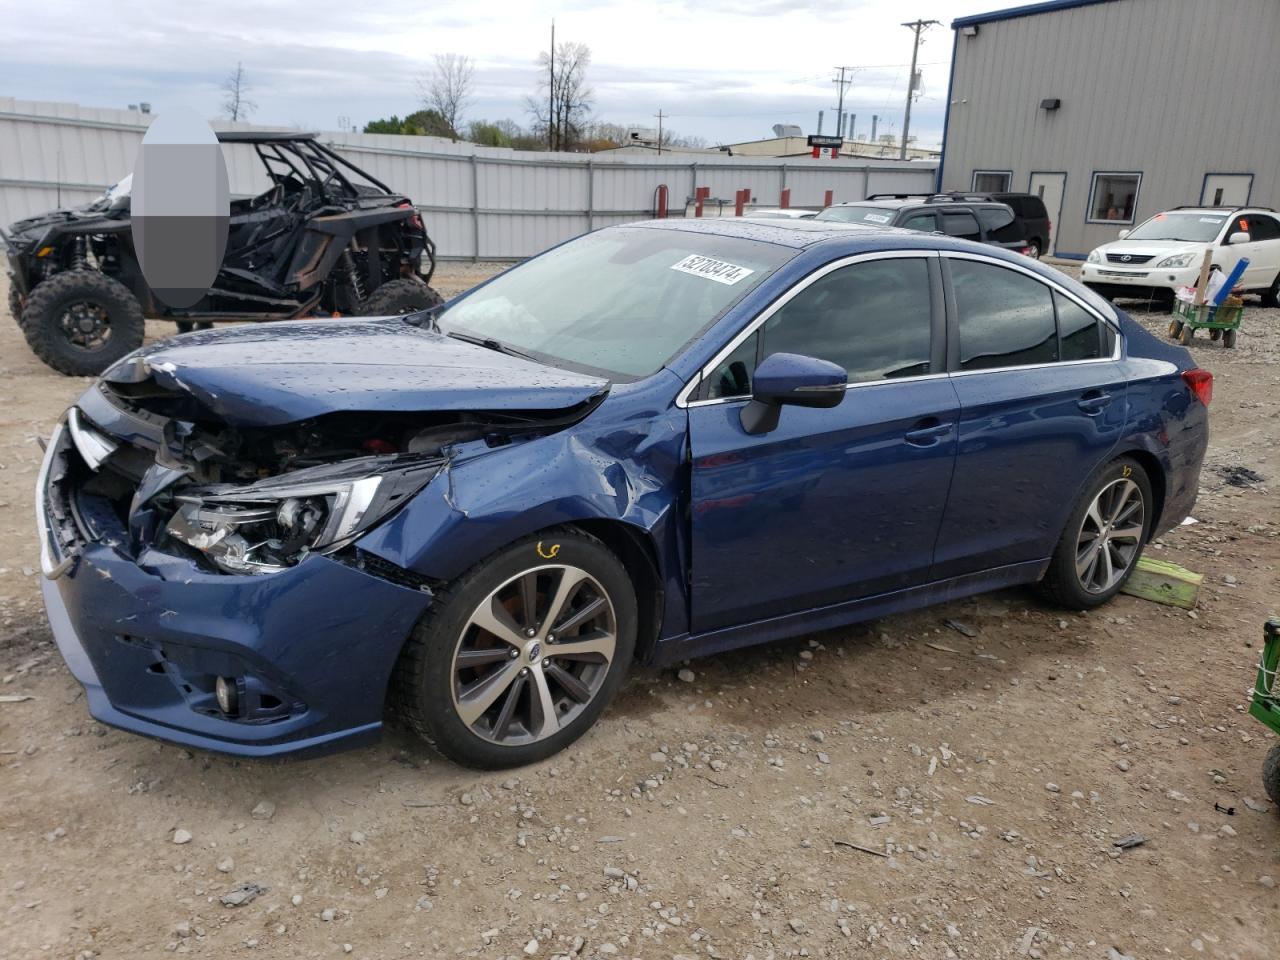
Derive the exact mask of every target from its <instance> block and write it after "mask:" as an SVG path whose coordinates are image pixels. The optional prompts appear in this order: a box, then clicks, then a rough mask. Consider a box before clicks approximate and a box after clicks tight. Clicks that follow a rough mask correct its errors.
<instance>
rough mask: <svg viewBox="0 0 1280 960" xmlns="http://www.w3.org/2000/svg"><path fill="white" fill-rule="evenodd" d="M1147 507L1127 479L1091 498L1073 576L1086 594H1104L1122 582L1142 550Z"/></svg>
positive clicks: (1136, 489) (1135, 488) (1108, 486)
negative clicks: (1076, 577) (1077, 579)
mask: <svg viewBox="0 0 1280 960" xmlns="http://www.w3.org/2000/svg"><path fill="white" fill-rule="evenodd" d="M1145 521H1146V504H1145V503H1144V502H1143V496H1142V489H1141V488H1140V487H1139V486H1138V485H1137V484H1136V483H1134V482H1133V481H1132V480H1130V479H1128V478H1127V477H1121V478H1119V479H1117V480H1113V481H1111V483H1109V484H1107V485H1106V486H1105V487H1103V488H1102V489H1101V490H1100V491H1098V495H1097V496H1096V497H1094V498H1093V503H1091V504H1090V505H1089V509H1088V510H1087V511H1086V512H1085V515H1084V519H1083V520H1082V521H1081V524H1080V533H1079V534H1078V535H1077V537H1076V576H1078V577H1079V578H1080V585H1081V586H1082V587H1084V589H1085V590H1087V591H1088V592H1089V593H1106V592H1107V591H1109V590H1111V589H1112V588H1113V587H1115V585H1116V584H1117V583H1119V582H1120V581H1121V580H1122V579H1124V577H1125V575H1126V574H1127V573H1128V572H1129V568H1130V567H1131V566H1133V563H1134V561H1135V560H1136V559H1137V556H1138V551H1139V550H1140V549H1141V547H1142V532H1143V529H1144V524H1145Z"/></svg>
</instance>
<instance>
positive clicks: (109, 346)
mask: <svg viewBox="0 0 1280 960" xmlns="http://www.w3.org/2000/svg"><path fill="white" fill-rule="evenodd" d="M22 332H23V333H24V334H25V335H26V338H27V343H28V344H29V345H30V347H31V349H32V351H33V352H34V353H35V355H36V356H37V357H39V358H40V359H41V360H43V361H44V362H45V363H47V364H48V365H49V366H50V367H52V368H53V369H54V370H57V371H58V372H59V373H65V374H67V375H68V376H73V377H91V376H96V375H97V374H100V373H102V371H104V370H106V369H107V367H109V366H111V364H113V363H115V362H116V361H117V360H119V359H120V358H121V357H124V356H127V355H128V354H130V353H132V352H133V351H134V350H137V349H138V348H139V347H140V346H142V339H143V336H144V334H145V332H146V325H145V323H144V321H143V317H142V305H141V304H139V303H138V300H137V298H136V297H134V295H133V294H132V293H130V292H129V288H128V287H126V286H125V285H124V284H123V283H120V282H119V281H117V280H112V279H111V278H110V277H107V276H103V275H102V274H101V273H97V272H95V271H93V270H68V271H66V272H65V273H58V274H54V275H53V276H52V277H50V278H49V279H48V280H44V281H42V282H40V283H38V284H37V285H36V287H35V289H34V290H32V291H31V295H30V296H29V297H28V298H27V307H26V309H25V310H24V311H23V313H22Z"/></svg>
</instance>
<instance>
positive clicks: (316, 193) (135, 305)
mask: <svg viewBox="0 0 1280 960" xmlns="http://www.w3.org/2000/svg"><path fill="white" fill-rule="evenodd" d="M218 140H219V141H220V142H221V143H222V150H223V154H224V155H225V156H226V160H227V167H228V170H229V171H233V180H234V177H235V172H236V171H238V172H241V173H243V172H244V171H245V170H248V169H252V170H253V172H254V173H256V174H260V173H262V172H263V171H265V180H263V178H262V177H261V176H259V177H258V178H257V179H259V180H260V181H263V185H264V186H265V190H264V191H263V192H261V193H259V194H258V195H257V196H253V197H250V198H248V199H243V200H233V201H232V203H231V221H230V225H229V231H228V234H227V248H226V255H225V256H224V258H223V261H222V268H221V269H220V270H219V272H218V276H217V279H216V281H215V282H214V286H213V288H212V289H210V290H209V292H208V294H207V295H206V296H205V297H204V299H202V300H201V301H200V302H198V303H197V304H195V305H194V306H193V307H190V308H188V309H182V310H176V309H173V308H171V307H168V306H166V305H165V304H164V303H162V302H161V301H160V300H158V299H157V298H156V297H155V296H154V294H153V293H152V291H151V289H150V288H149V287H148V286H147V283H146V281H145V280H144V279H143V276H142V271H141V269H140V268H139V266H138V256H137V251H135V250H134V246H133V235H132V232H131V229H130V219H129V199H130V186H131V180H132V177H126V178H125V179H124V180H122V181H121V182H120V183H118V184H116V186H114V187H112V188H111V189H110V190H108V191H107V192H106V193H105V194H103V196H102V197H100V198H99V199H98V200H95V201H94V202H93V203H90V204H88V205H86V206H83V207H78V208H75V209H71V210H55V211H53V212H52V213H46V214H42V215H41V216H38V217H31V218H29V219H27V220H19V221H18V222H17V223H15V224H13V225H12V226H11V227H9V229H8V231H0V238H2V239H3V240H4V241H5V246H6V249H7V251H8V257H9V310H10V312H11V313H12V314H13V316H14V318H15V319H16V320H17V321H18V325H19V326H20V327H21V328H22V332H23V334H24V335H25V336H26V338H27V343H29V344H30V345H31V349H32V350H33V351H35V354H36V356H38V357H39V358H40V359H41V360H43V361H44V362H45V363H47V364H48V365H49V366H51V367H53V369H55V370H57V371H59V372H61V373H66V374H72V375H79V376H88V375H93V374H98V373H101V372H102V371H103V370H105V369H106V368H107V367H108V366H110V365H111V364H112V363H114V362H115V361H116V360H118V359H119V358H121V357H123V356H124V355H125V354H127V353H129V352H130V351H132V350H135V349H136V348H138V347H140V346H141V345H142V339H143V318H144V317H149V318H152V319H161V320H173V321H175V322H176V323H177V326H178V330H179V332H186V331H188V330H192V329H196V328H204V327H208V326H209V325H210V324H212V323H214V322H217V321H245V320H251V321H252V320H282V319H286V318H291V317H310V316H341V315H345V314H357V315H362V316H383V315H387V314H396V313H408V312H412V311H414V310H420V309H422V308H424V307H429V306H432V305H434V304H437V303H439V302H440V296H439V295H438V294H437V293H436V292H435V291H434V290H432V289H431V287H430V286H428V284H429V283H430V282H431V275H432V273H433V272H434V271H435V245H434V244H433V243H432V242H431V240H430V238H429V237H428V236H427V231H426V228H425V227H424V226H423V224H422V218H421V217H420V216H419V215H418V212H417V211H416V210H415V209H414V207H413V204H412V203H411V202H410V201H409V199H408V198H407V197H403V196H401V195H399V194H397V193H395V192H393V191H392V190H391V189H390V188H389V187H387V186H386V184H384V183H382V182H380V181H378V180H376V179H374V178H373V177H372V176H370V175H369V174H367V173H365V172H364V171H363V170H360V169H359V168H358V167H356V166H355V165H354V164H352V163H351V162H350V161H348V160H346V159H344V158H343V157H341V156H339V155H338V154H337V153H335V152H334V151H333V150H330V149H329V148H328V147H326V146H325V145H324V144H322V143H320V142H318V141H317V139H316V134H314V133H263V132H256V131H255V132H243V131H239V132H232V133H219V134H218ZM252 154H256V156H257V161H254V159H253V156H252ZM258 161H260V166H259V163H258ZM246 163H248V164H249V166H245V164H246ZM424 257H425V259H426V261H427V262H428V264H429V267H428V269H427V271H426V272H425V273H423V272H422V261H423V259H424Z"/></svg>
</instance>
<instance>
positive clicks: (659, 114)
mask: <svg viewBox="0 0 1280 960" xmlns="http://www.w3.org/2000/svg"><path fill="white" fill-rule="evenodd" d="M657 117H658V156H662V108H661V107H659V108H658V113H657Z"/></svg>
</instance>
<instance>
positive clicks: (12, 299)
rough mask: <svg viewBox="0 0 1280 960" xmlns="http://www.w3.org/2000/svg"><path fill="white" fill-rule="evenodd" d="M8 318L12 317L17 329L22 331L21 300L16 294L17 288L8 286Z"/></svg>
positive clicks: (11, 285)
mask: <svg viewBox="0 0 1280 960" xmlns="http://www.w3.org/2000/svg"><path fill="white" fill-rule="evenodd" d="M9 316H11V317H13V322H14V323H16V324H17V325H18V329H19V330H21V329H22V298H21V295H20V294H19V293H18V289H17V287H15V286H13V284H12V283H10V284H9Z"/></svg>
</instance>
